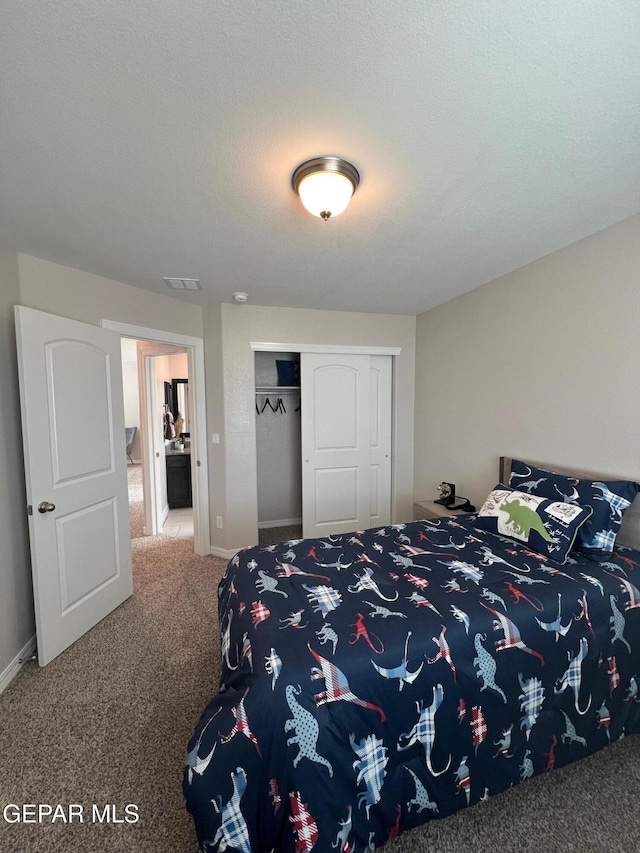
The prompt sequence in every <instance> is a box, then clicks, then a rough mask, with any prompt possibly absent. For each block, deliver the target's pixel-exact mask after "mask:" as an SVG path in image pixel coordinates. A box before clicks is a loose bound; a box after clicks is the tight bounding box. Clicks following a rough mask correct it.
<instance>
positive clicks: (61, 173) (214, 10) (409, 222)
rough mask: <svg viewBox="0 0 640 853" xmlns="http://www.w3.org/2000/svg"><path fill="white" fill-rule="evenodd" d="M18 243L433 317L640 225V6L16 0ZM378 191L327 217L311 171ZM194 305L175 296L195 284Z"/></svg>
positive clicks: (332, 303)
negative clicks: (551, 258)
mask: <svg viewBox="0 0 640 853" xmlns="http://www.w3.org/2000/svg"><path fill="white" fill-rule="evenodd" d="M2 19H3V20H2V26H1V31H0V56H1V57H2V58H1V60H0V63H1V65H0V72H1V73H0V238H1V239H2V240H3V242H5V243H7V244H8V245H9V246H12V247H13V248H14V249H16V250H18V251H22V252H25V253H28V254H32V255H36V256H38V257H41V258H46V259H49V260H52V261H56V262H59V263H62V264H66V265H67V266H71V267H77V268H79V269H83V270H87V271H90V272H94V273H97V274H99V275H102V276H106V277H108V278H112V279H116V280H119V281H124V282H127V283H129V284H133V285H136V286H139V287H144V288H148V289H149V290H153V291H157V292H159V293H164V294H169V291H168V290H167V289H166V287H165V285H164V283H163V281H162V278H163V276H179V277H192V278H199V279H200V281H201V283H202V293H201V294H185V295H181V296H179V297H178V298H184V299H187V300H189V301H192V302H200V303H205V302H207V301H215V302H220V301H223V302H228V301H230V300H231V294H232V293H233V291H235V290H245V291H247V292H248V293H249V294H250V300H251V303H252V304H258V305H275V306H292V307H308V308H328V309H339V310H356V311H375V312H383V313H401V314H417V313H420V312H422V311H424V310H426V309H428V308H430V307H432V306H434V305H437V304H439V303H441V302H444V301H446V300H447V299H450V298H452V297H454V296H457V295H459V294H461V293H464V292H466V291H468V290H470V289H472V288H474V287H477V286H479V285H481V284H484V283H485V282H487V281H491V280H492V279H494V278H496V277H497V276H499V275H502V274H504V273H507V272H509V271H511V270H513V269H515V268H517V267H520V266H522V265H524V264H526V263H529V262H530V261H532V260H535V259H536V258H539V257H542V256H543V255H546V254H548V253H549V252H552V251H554V250H556V249H558V248H561V247H562V246H565V245H567V244H569V243H572V242H574V241H576V240H578V239H580V238H582V237H585V236H587V235H589V234H592V233H594V232H595V231H598V230H600V229H602V228H604V227H606V226H608V225H610V224H612V223H614V222H617V221H619V220H621V219H624V218H625V217H627V216H630V215H632V214H634V213H636V212H638V210H640V156H639V155H640V2H635V0H634V2H631V0H630V1H629V2H613V0H611V1H609V0H564V2H557V0H528V2H522V0H513V2H507V0H501V2H498V0H467V2H463V0H430V2H427V0H422V2H418V0H404V2H401V0H397V2H388V0H351V2H349V3H345V2H344V0H338V1H337V2H334V1H333V0H266V2H265V0H252V1H251V0H224V2H222V0H189V2H188V3H176V2H175V0H135V2H131V0H108V2H105V0H83V2H77V0H56V2H55V3H46V2H42V0H39V1H38V2H36V0H4V2H3V4H2ZM324 154H336V155H338V156H341V157H345V158H347V159H349V160H351V161H352V162H353V163H354V164H355V165H356V166H357V168H358V169H359V171H360V174H361V176H362V182H361V185H360V187H359V189H358V191H357V193H356V194H355V196H354V198H353V200H352V202H351V205H350V206H349V208H348V209H347V211H346V212H345V213H344V214H343V215H342V216H340V217H338V218H336V219H335V220H333V221H329V222H327V223H325V222H322V221H321V220H319V219H315V218H314V217H311V216H310V215H309V214H308V213H306V211H304V209H303V208H302V206H301V204H300V202H299V199H298V198H297V196H295V195H294V193H293V191H292V190H291V186H290V180H291V173H292V171H293V169H294V168H295V167H296V165H298V163H300V162H301V161H302V160H305V159H308V158H310V157H315V156H319V155H324ZM172 295H175V294H172Z"/></svg>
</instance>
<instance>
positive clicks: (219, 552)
mask: <svg viewBox="0 0 640 853" xmlns="http://www.w3.org/2000/svg"><path fill="white" fill-rule="evenodd" d="M241 550H242V548H233V549H232V550H231V551H229V550H228V549H226V548H218V547H216V546H215V545H212V546H211V549H210V552H211V554H213V556H214V557H221V558H222V559H223V560H231V559H232V558H233V557H235V555H236V554H237V553H238V551H241Z"/></svg>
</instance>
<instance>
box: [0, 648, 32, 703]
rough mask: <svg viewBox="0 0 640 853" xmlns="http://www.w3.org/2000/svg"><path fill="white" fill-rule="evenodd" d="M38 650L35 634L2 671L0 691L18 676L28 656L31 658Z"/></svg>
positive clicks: (0, 674)
mask: <svg viewBox="0 0 640 853" xmlns="http://www.w3.org/2000/svg"><path fill="white" fill-rule="evenodd" d="M35 650H36V636H35V634H34V635H33V637H31V639H30V640H29V642H28V643H27V644H26V646H24V648H22V649H21V650H20V651H19V652H18V654H17V655H16V656H15V657H14V659H13V660H12V661H11V663H10V664H9V666H7V667H5V669H4V671H3V672H1V673H0V693H2V691H3V690H5V689H6V688H7V687H8V686H9V684H10V682H11V681H12V680H13V679H14V678H15V677H16V675H17V674H18V672H19V671H20V667H21V666H22V665H23V663H24V661H25V659H26V658H30V657H31V655H32V654H33V653H34V652H35Z"/></svg>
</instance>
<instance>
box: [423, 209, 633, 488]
mask: <svg viewBox="0 0 640 853" xmlns="http://www.w3.org/2000/svg"><path fill="white" fill-rule="evenodd" d="M639 377H640V216H634V217H631V218H630V219H627V220H624V221H623V222H620V223H618V224H617V225H614V226H612V227H611V228H608V229H606V230H605V231H601V232H599V233H598V234H595V235H593V236H591V237H588V238H587V239H585V240H582V241H580V242H579V243H575V244H573V245H572V246H569V247H568V248H566V249H562V250H561V251H558V252H555V253H554V254H552V255H549V256H548V257H546V258H542V259H541V260H539V261H536V262H535V263H533V264H529V265H528V266H526V267H523V268H522V269H519V270H516V271H515V272H513V273H511V274H509V275H506V276H504V277H502V278H500V279H497V280H496V281H494V282H492V283H491V284H487V285H485V286H484V287H480V288H478V289H477V290H474V291H472V292H471V293H468V294H466V295H464V296H461V297H459V298H458V299H455V300H453V301H451V302H448V303H446V304H445V305H441V306H440V307H438V308H435V309H433V310H431V311H428V312H427V313H425V314H422V315H420V316H419V317H418V320H417V346H416V432H415V436H416V439H415V492H416V497H419V498H432V497H436V496H437V491H436V487H437V484H438V483H440V482H441V481H442V480H447V481H449V482H454V483H456V486H457V489H458V491H459V492H460V493H461V494H463V495H467V496H469V497H470V498H471V499H472V501H473V502H474V503H479V502H482V501H483V500H484V498H485V497H486V495H487V493H488V491H489V490H490V488H491V487H492V486H494V485H495V484H496V482H497V477H498V457H499V456H500V455H502V454H504V455H507V456H516V457H517V456H520V457H525V458H526V457H528V458H529V459H534V460H538V461H540V460H542V461H548V462H552V463H553V462H555V463H557V464H562V465H567V466H576V467H581V468H584V469H587V470H593V471H598V472H603V473H611V474H618V475H627V476H632V477H635V478H636V479H638V480H640V428H639V424H640V379H639Z"/></svg>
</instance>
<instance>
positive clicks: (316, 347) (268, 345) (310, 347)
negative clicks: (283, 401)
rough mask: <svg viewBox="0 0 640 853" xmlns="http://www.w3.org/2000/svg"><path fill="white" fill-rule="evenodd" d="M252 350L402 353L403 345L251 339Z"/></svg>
mask: <svg viewBox="0 0 640 853" xmlns="http://www.w3.org/2000/svg"><path fill="white" fill-rule="evenodd" d="M249 346H250V347H251V349H252V350H259V351H261V352H321V353H322V352H326V353H336V354H337V355H400V353H401V352H402V347H372V346H363V347H348V346H341V345H340V344H282V343H273V342H271V341H249Z"/></svg>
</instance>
